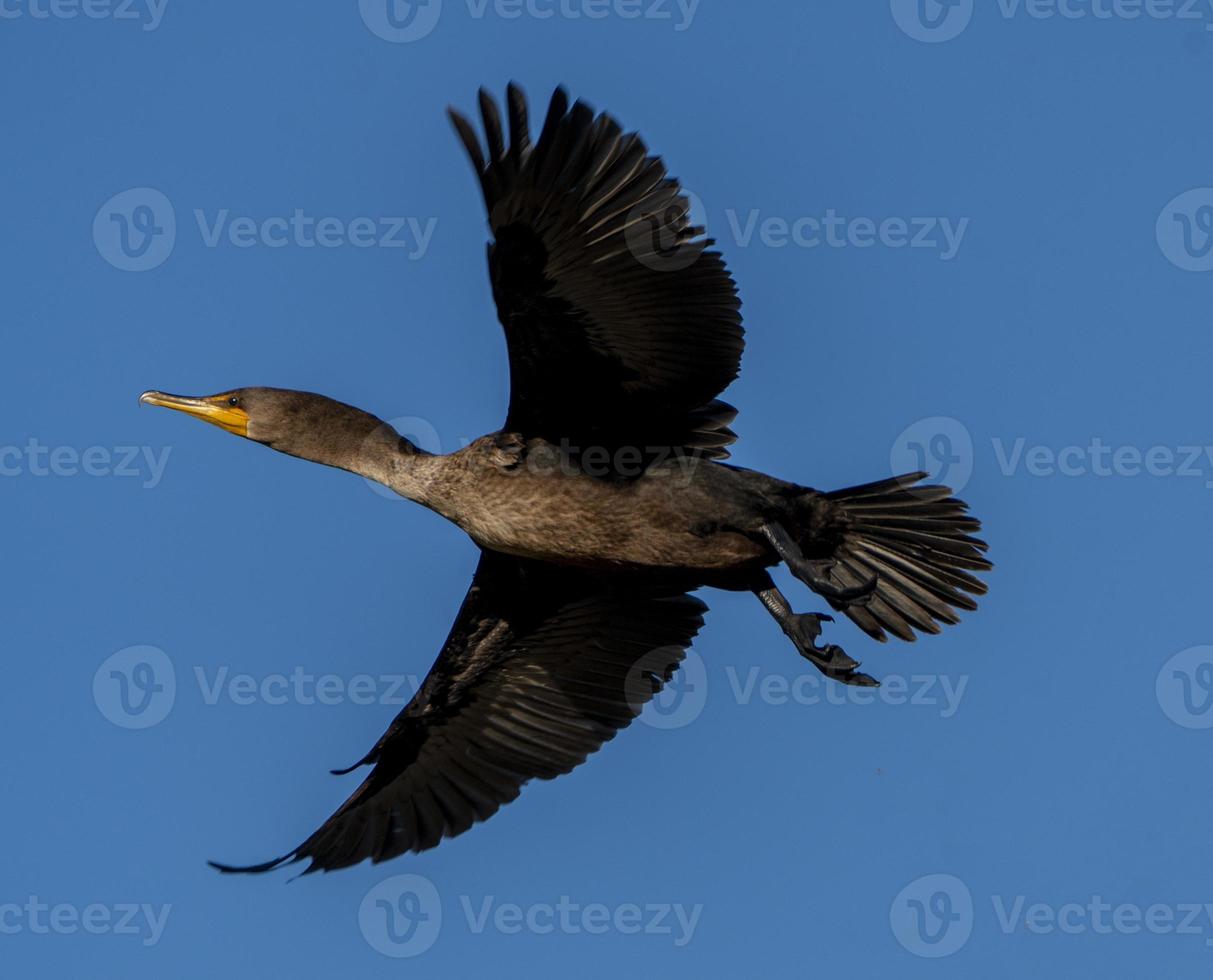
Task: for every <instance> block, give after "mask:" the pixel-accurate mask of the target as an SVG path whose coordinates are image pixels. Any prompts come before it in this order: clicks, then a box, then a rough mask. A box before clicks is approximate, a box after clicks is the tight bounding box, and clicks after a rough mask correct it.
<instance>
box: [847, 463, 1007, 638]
mask: <svg viewBox="0 0 1213 980" xmlns="http://www.w3.org/2000/svg"><path fill="white" fill-rule="evenodd" d="M926 478H927V474H926V473H909V474H906V475H905V476H899V477H894V478H893V479H891V480H880V481H878V482H876V483H867V484H864V485H863V486H858V487H848V488H847V489H845V490H836V491H834V492H833V493H828V494H825V495H824V496H825V499H826V500H828V501H830V503H832V504H833V505H834V513H833V514H832V517H831V520H830V525H831V531H832V532H833V533H834V534H836V535H837V544H836V546H835V548H834V553H833V555H832V556H831V557H832V559H833V561H834V565H833V567H832V568H831V569H830V572H829V578H830V579H831V581H832V582H834V583H835V584H837V585H839V586H840V587H843V588H848V587H853V586H858V585H862V584H863V583H864V582H867V581H870V580H871V579H872V577H873V576H875V577H876V583H877V584H876V590H875V592H874V593H873V594H872V595H871V596H870V597H869V598H868V599H867V601H866V602H864V603H858V604H852V605H839V604H836V603H833V602H831V605H833V606H834V608H835V609H839V610H841V611H842V612H845V613H846V615H847V616H849V617H850V618H851V620H852V621H853V622H854V623H855V624H856V625H857V626H859V628H860V629H862V630H863V631H864V632H865V633H867V634H868V635H869V636H871V637H874V638H875V639H877V640H885V639H887V636H886V632H887V633H891V634H893V635H894V636H896V637H898V638H900V639H902V640H914V639H916V636H915V633H914V630H919V631H920V632H923V633H938V632H939V631H940V625H939V624H940V623H947V624H952V623H956V622H959V619H960V617H959V615H958V614H957V610H958V609H965V610H971V609H976V608H977V603H976V602H975V601H974V600H973V598H972V596H977V595H984V594H985V592H986V586H985V583H983V582H982V581H980V580H979V579H978V578H976V577H975V576H974V575H973V574H971V573H972V572H980V571H987V570H989V569H990V568H992V567H993V566H992V565H991V564H990V562H989V561H987V560H986V558H985V555H984V552H985V551H986V548H987V545H986V543H985V542H984V541H982V540H981V539H980V538H976V537H974V536H973V533H974V532H976V531H978V530H980V529H981V522H980V521H978V520H977V519H976V518H974V517H969V516H968V514H967V512H968V509H969V508H968V505H967V504H965V503H964V502H963V501H961V500H957V499H956V498H955V497H954V496H952V491H951V489H949V488H948V487H941V486H930V485H923V484H922V481H923V480H925V479H926Z"/></svg>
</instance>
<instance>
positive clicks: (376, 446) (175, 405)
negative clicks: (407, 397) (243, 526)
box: [139, 388, 416, 479]
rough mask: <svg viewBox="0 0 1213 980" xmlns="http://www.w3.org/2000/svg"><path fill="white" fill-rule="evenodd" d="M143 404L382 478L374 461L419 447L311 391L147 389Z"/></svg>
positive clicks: (368, 417)
mask: <svg viewBox="0 0 1213 980" xmlns="http://www.w3.org/2000/svg"><path fill="white" fill-rule="evenodd" d="M139 401H140V403H141V404H143V405H157V406H160V407H161V408H171V409H173V410H174V411H178V412H184V413H185V414H186V415H192V416H193V417H194V418H197V419H202V421H203V422H210V423H211V424H212V425H217V426H218V427H219V428H221V429H223V430H224V431H225V432H231V433H232V434H234V435H238V436H243V437H244V438H245V439H251V440H253V441H254V442H260V443H262V444H263V445H266V446H269V447H270V448H272V449H276V450H278V451H279V452H282V453H287V454H288V455H291V456H299V457H302V458H303V459H309V460H312V461H313V462H316V463H324V464H326V465H328V466H338V467H340V468H342V469H347V470H352V471H353V472H356V473H364V475H369V476H371V477H372V478H375V479H379V478H381V474H380V473H379V472H378V471H377V470H376V471H375V472H372V473H368V472H367V469H368V467H369V466H371V465H372V464H377V463H378V462H379V461H381V460H383V459H385V458H387V457H388V456H390V455H391V454H394V453H400V452H404V453H410V452H415V451H416V450H415V449H414V447H413V446H412V445H411V444H409V443H408V442H407V441H406V440H404V439H402V438H401V437H400V435H399V434H398V433H397V432H396V431H395V430H394V429H393V428H392V427H391V426H390V425H388V424H387V423H385V422H383V421H381V420H380V419H378V418H376V417H375V416H374V415H370V414H368V413H367V412H364V411H362V410H361V409H358V408H354V407H353V406H351V405H346V404H344V403H343V402H339V401H335V400H333V399H332V398H326V397H325V396H324V395H315V394H312V393H311V392H308V391H290V390H288V389H285V388H233V389H232V390H231V391H224V392H221V393H220V394H218V395H204V396H201V397H198V396H190V395H170V394H166V393H165V392H162V391H145V392H144V393H143V394H142V395H140V396H139Z"/></svg>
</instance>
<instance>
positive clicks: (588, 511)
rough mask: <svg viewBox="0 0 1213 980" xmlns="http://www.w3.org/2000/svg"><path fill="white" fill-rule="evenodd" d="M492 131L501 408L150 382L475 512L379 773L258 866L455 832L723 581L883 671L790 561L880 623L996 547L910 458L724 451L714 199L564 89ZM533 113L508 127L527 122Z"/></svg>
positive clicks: (467, 519) (877, 628)
mask: <svg viewBox="0 0 1213 980" xmlns="http://www.w3.org/2000/svg"><path fill="white" fill-rule="evenodd" d="M479 108H480V115H481V119H482V122H483V129H484V142H483V143H482V142H481V140H480V138H479V136H478V135H477V133H476V131H475V129H474V128H473V126H472V124H471V123H470V122H469V121H468V120H467V119H466V118H465V117H464V116H462V115H460V114H459V113H458V112H456V111H455V110H453V109H452V110H450V111H449V114H450V118H451V121H452V123H453V124H454V127H455V131H456V133H457V134H458V136H459V138H460V140H461V141H462V143H463V146H464V148H465V149H466V151H467V154H468V156H469V157H470V159H471V162H472V166H473V168H474V169H475V172H476V176H477V178H478V179H479V183H480V189H481V191H482V193H483V195H484V203H485V207H486V208H487V211H488V224H489V229H490V231H491V235H492V240H491V242H490V244H489V246H488V265H489V276H490V279H491V282H492V291H493V298H494V301H495V303H496V306H497V316H498V319H499V320H500V322H501V325H502V327H503V328H504V330H505V337H506V341H507V347H508V353H509V364H510V388H511V390H510V400H509V408H508V412H507V416H506V419H505V423H504V425H503V426H502V428H501V429H500V430H499V431H497V432H493V433H490V434H489V435H486V436H483V437H481V438H479V439H477V440H476V441H474V442H472V443H471V444H470V445H468V446H467V447H466V448H464V449H461V450H459V451H458V452H454V453H451V454H449V455H440V454H431V453H428V452H424V451H422V450H421V449H420V448H418V447H417V446H414V445H412V444H411V443H410V442H409V441H408V440H406V439H404V438H402V437H401V436H400V435H399V434H397V433H396V432H395V430H393V429H392V428H391V427H390V426H388V425H387V424H386V423H384V422H383V421H381V420H380V419H379V418H376V417H375V416H373V415H370V414H368V413H367V412H364V411H361V410H360V409H357V408H353V407H351V406H349V405H345V404H342V403H340V402H337V401H334V400H332V399H329V398H326V397H324V396H322V395H316V394H310V393H307V392H301V391H289V390H283V389H277V388H261V387H253V388H237V389H234V390H230V391H225V392H223V393H222V394H218V395H211V396H207V397H184V396H180V395H170V394H165V393H163V392H159V391H149V392H145V393H144V394H143V395H142V396H141V398H140V401H141V402H143V403H146V404H150V405H159V406H163V407H165V408H171V409H176V410H178V411H181V412H185V413H186V414H188V415H192V416H194V417H196V418H199V419H202V420H204V421H206V422H210V423H213V424H214V425H217V426H219V427H220V428H222V429H224V430H226V431H227V432H230V433H234V434H235V435H239V436H243V437H244V438H246V439H252V440H253V441H255V442H260V443H263V444H264V445H267V446H269V447H271V448H273V449H276V450H278V451H279V452H282V453H287V454H289V455H292V456H299V457H302V458H303V459H307V460H311V461H313V462H317V463H323V464H326V465H328V466H335V467H339V468H341V469H344V470H349V471H351V472H353V473H357V474H360V475H362V476H364V477H367V478H369V479H371V480H376V481H378V482H379V483H381V484H383V485H385V486H387V487H390V488H391V489H392V490H394V491H395V492H396V493H398V494H400V495H401V496H403V497H406V498H408V499H410V500H414V501H416V502H418V503H420V504H422V505H424V506H426V507H428V508H430V509H432V510H434V511H437V512H438V513H439V514H441V515H442V516H443V517H445V518H447V519H448V520H450V521H453V522H454V523H455V524H457V525H458V526H459V527H460V528H462V529H463V530H464V531H465V532H466V533H467V535H468V536H469V537H470V538H471V539H472V540H473V541H474V542H475V544H476V545H477V546H478V547H479V549H480V552H481V555H480V561H479V565H478V567H477V569H476V572H475V575H474V577H473V579H472V583H471V587H470V589H469V590H468V593H467V597H466V598H465V599H464V602H463V605H462V607H461V608H460V610H459V613H458V615H457V617H456V619H455V623H454V625H453V626H452V628H451V631H450V635H449V636H448V638H447V640H446V642H445V644H444V645H443V647H442V650H441V652H440V653H439V654H438V658H437V660H436V661H435V663H434V665H433V667H432V668H431V670H430V672H429V674H428V676H427V677H426V679H425V682H424V683H423V684H422V686H421V687H420V689H419V690H418V692H417V694H416V696H415V697H413V698H412V700H411V701H410V702H409V703H408V705H407V706H406V707H405V708H404V709H403V710H402V711H401V712H400V714H399V715H398V716H397V717H396V719H395V720H394V721H393V722H392V723H391V725H390V726H389V727H388V729H387V731H386V732H385V733H384V734H383V736H382V737H381V738H380V739H379V741H378V742H376V743H375V745H374V746H373V747H372V748H371V750H370V751H369V752H367V754H366V755H365V756H364V757H363V758H362V759H360V760H359V761H358V762H357V763H356V764H355V765H354V766H351V767H350V768H349V769H346V770H339V771H338V772H340V773H344V772H350V771H352V770H353V769H355V768H358V767H360V766H370V767H371V770H370V773H369V774H368V775H367V777H366V779H365V780H364V781H363V782H362V784H361V785H360V786H359V787H358V788H357V789H356V790H355V791H354V793H353V795H351V796H350V797H349V799H348V800H346V802H345V803H344V804H342V805H341V807H340V808H338V809H337V811H336V812H335V813H333V815H332V816H330V817H329V818H328V820H326V821H325V822H324V823H323V825H322V826H321V827H320V828H319V829H318V830H317V831H316V832H315V833H313V834H312V835H311V836H310V837H308V839H307V840H305V841H304V842H303V843H302V844H300V845H299V846H298V847H296V848H294V849H293V850H292V851H290V852H289V853H287V854H285V855H283V856H282V857H279V858H276V859H274V860H272V861H267V862H265V863H262V864H255V865H249V866H243V867H237V866H233V865H227V864H217V863H214V862H212V864H213V865H214V866H215V867H217V868H218V869H219V870H221V871H225V872H234V871H242V872H260V871H267V870H269V869H271V868H275V867H278V866H279V865H282V864H287V863H293V862H298V861H303V860H307V861H308V862H309V864H308V865H307V867H306V869H305V873H307V872H312V871H317V870H326V871H327V870H333V869H335V868H342V867H347V866H349V865H353V864H356V863H358V862H360V861H363V860H365V859H370V860H371V861H373V862H379V861H383V860H386V859H388V858H392V857H395V856H397V855H399V854H402V853H404V852H405V851H422V850H425V849H427V848H431V847H434V846H435V845H437V844H438V843H440V842H441V841H442V840H443V839H445V838H447V837H454V836H456V835H458V834H461V833H463V832H464V831H465V830H467V829H468V828H470V827H471V826H472V825H473V824H475V823H476V822H478V821H481V820H485V819H487V818H488V817H490V816H492V815H493V814H494V813H495V812H496V811H497V810H498V808H500V807H501V805H502V804H504V803H508V802H510V801H511V800H513V799H514V798H515V797H517V796H518V793H519V791H520V789H521V787H522V786H523V784H525V783H526V782H528V781H529V780H531V779H534V778H539V779H552V778H554V777H556V776H559V775H561V774H563V773H567V772H569V771H570V770H572V769H573V768H574V767H575V766H577V765H580V764H581V763H582V762H584V761H585V759H586V758H587V756H589V755H590V754H591V753H593V752H595V751H597V750H598V748H599V747H600V746H601V745H602V744H603V743H604V742H606V741H608V740H610V739H611V738H613V737H614V735H615V733H616V732H617V731H619V730H620V729H622V728H625V727H626V726H627V725H628V724H629V723H630V722H631V721H632V719H633V718H634V717H635V716H636V715H637V713H638V712H639V711H640V709H641V708H642V706H643V705H644V704H645V703H646V702H647V701H649V700H650V699H651V698H652V697H654V695H656V694H657V693H658V692H659V691H660V690H661V688H662V686H663V685H664V684H665V683H666V682H667V681H669V680H670V678H671V676H672V675H673V673H674V671H675V670H676V668H677V667H678V664H679V663H680V662H681V660H682V659H683V657H684V656H685V652H686V650H687V648H688V647H689V646H690V644H691V641H692V640H693V638H694V637H695V635H696V634H697V632H698V631H699V629H700V627H701V626H702V625H703V615H704V612H705V611H706V609H707V607H706V606H705V604H704V603H703V602H702V601H701V600H700V599H698V598H696V597H694V596H693V595H692V594H691V593H692V592H694V591H695V590H698V589H700V588H703V587H714V588H718V589H728V590H733V591H748V592H752V593H754V595H755V596H757V598H758V600H759V601H761V603H762V604H763V606H765V607H766V609H767V610H768V611H769V613H770V614H771V616H772V617H773V618H774V620H775V622H776V623H778V625H779V626H780V628H781V629H782V630H783V632H784V633H785V634H786V635H787V637H788V639H789V640H790V641H791V642H792V644H793V645H794V646H795V648H796V650H797V651H798V652H799V654H800V655H801V656H802V657H804V658H805V659H807V660H808V661H809V662H810V663H812V664H813V665H814V666H815V667H816V668H817V669H819V670H820V671H821V672H822V673H823V674H825V675H826V676H827V677H830V678H833V679H834V680H836V681H838V682H840V683H843V684H850V685H865V686H870V685H875V684H876V683H877V682H876V681H875V680H874V679H873V678H872V677H870V676H869V675H868V674H865V673H862V672H860V671H859V670H858V667H859V664H858V662H857V661H855V660H854V659H853V658H851V657H850V656H849V655H848V654H847V653H845V652H844V651H843V650H842V648H841V647H839V646H837V645H836V644H822V643H821V642H819V641H820V639H821V635H822V630H823V626H822V624H823V623H824V622H828V621H830V620H831V618H832V617H831V616H829V615H826V614H824V613H797V612H794V611H793V607H792V604H791V603H790V602H789V600H788V599H787V598H786V597H785V596H784V595H783V593H782V592H781V591H780V590H779V589H778V588H777V587H776V586H775V583H774V582H773V581H772V579H771V576H770V574H769V571H768V570H769V569H770V568H772V567H774V566H777V565H779V564H781V563H782V564H783V565H785V566H786V567H787V568H788V569H789V570H790V571H791V573H792V575H793V576H795V577H796V578H797V579H799V580H800V581H801V582H802V583H804V585H806V586H808V588H809V589H811V590H812V591H813V592H815V593H816V594H817V595H819V596H821V597H822V598H823V599H824V600H825V602H826V603H827V604H828V605H829V606H830V607H831V608H832V609H833V610H834V611H836V612H841V613H842V614H844V615H845V616H847V617H848V618H849V619H850V620H851V621H852V622H853V623H855V625H857V626H858V627H859V628H860V629H861V630H862V631H863V632H864V633H866V634H867V635H868V636H870V637H872V638H874V639H876V640H881V641H883V640H885V639H886V638H887V637H889V636H894V637H897V638H898V639H901V640H913V639H915V637H916V632H921V633H938V632H939V630H940V625H941V624H952V623H956V622H957V621H958V610H972V609H975V608H976V603H975V602H974V599H973V596H976V595H981V594H983V593H985V591H986V587H985V585H984V584H983V583H982V582H981V581H980V580H979V579H978V578H977V577H975V575H974V573H975V572H980V571H983V570H986V569H989V568H990V567H991V565H990V563H989V562H988V561H987V560H986V558H985V557H984V552H985V550H986V545H985V543H984V542H983V541H981V540H979V539H978V538H976V537H974V536H973V535H974V532H976V531H977V530H978V529H979V528H980V524H979V522H978V521H977V520H976V519H974V518H972V517H970V516H968V514H967V510H968V508H967V507H966V505H965V504H964V503H962V502H961V501H959V500H957V499H955V497H954V496H953V493H952V491H951V490H950V489H948V488H947V487H941V486H930V485H926V484H924V483H923V481H924V480H925V479H926V478H927V475H926V474H925V473H911V474H907V475H904V476H899V477H895V478H893V479H883V480H879V481H877V482H874V483H869V484H866V485H864V486H858V487H851V488H849V489H844V490H835V491H833V492H828V493H825V492H820V491H818V490H814V489H811V488H809V487H806V486H801V485H799V484H796V483H791V482H788V481H786V480H782V479H779V478H777V477H774V476H768V475H766V474H764V473H760V472H756V471H754V470H748V469H743V468H741V467H737V466H733V465H730V464H728V463H725V462H724V460H725V459H726V458H727V457H728V454H729V450H728V447H729V446H730V445H731V444H732V443H733V442H734V441H735V439H736V436H735V434H734V433H733V431H732V430H731V429H730V428H729V426H730V424H731V423H732V422H733V420H734V418H735V417H736V414H737V412H736V410H735V409H734V408H732V407H731V406H730V405H728V404H726V403H725V402H723V401H721V400H720V399H719V398H718V397H717V396H718V395H719V394H720V393H721V392H722V391H723V390H724V389H725V388H726V387H727V386H728V385H729V383H730V382H731V381H732V380H733V379H734V378H735V377H736V376H737V374H738V370H739V367H740V362H741V354H742V347H743V341H742V326H741V312H740V309H741V304H740V301H739V299H738V296H737V290H736V287H735V285H734V282H733V278H732V276H731V275H730V274H729V272H728V270H727V268H726V267H725V263H724V261H723V259H722V258H721V256H720V254H719V253H718V252H717V251H715V250H713V249H712V248H711V246H712V244H713V243H712V241H711V240H710V239H707V238H705V237H704V229H703V228H701V227H698V226H696V225H695V224H693V222H692V220H691V217H690V215H689V206H688V199H687V197H686V195H685V194H684V192H683V191H682V189H681V187H680V185H679V183H678V182H677V181H676V180H674V179H672V178H671V177H669V176H668V174H667V173H666V170H665V167H664V166H663V164H662V162H661V160H660V159H659V158H657V157H656V156H653V155H651V154H650V153H649V152H648V150H647V149H646V147H645V144H644V143H643V142H642V141H641V139H640V138H639V137H638V136H637V135H635V134H634V133H627V132H625V131H624V130H623V129H622V128H621V126H620V125H619V124H618V123H617V122H616V121H615V120H614V119H613V118H611V117H610V116H609V115H607V114H605V113H596V112H595V111H594V110H592V109H591V108H590V107H589V106H588V105H586V104H585V103H584V102H580V101H578V102H576V103H574V104H572V105H570V104H569V100H568V97H567V95H566V94H565V91H564V90H563V89H557V90H556V92H555V94H554V95H553V96H552V99H551V103H550V105H549V107H548V111H547V116H546V119H545V120H544V123H543V127H542V130H541V132H540V134H539V136H538V138H537V139H536V140H535V141H534V142H532V140H531V136H530V132H529V129H530V127H529V124H528V121H527V104H526V99H525V97H524V95H523V93H522V91H521V90H520V89H519V88H518V87H517V86H516V85H513V84H511V85H510V86H509V89H508V92H507V99H506V122H505V125H504V126H503V123H502V119H501V115H500V110H499V108H498V106H497V104H496V102H495V101H494V100H493V99H492V98H491V97H490V96H489V95H488V94H487V93H486V92H484V91H483V90H482V91H481V92H480V98H479ZM507 137H508V141H507Z"/></svg>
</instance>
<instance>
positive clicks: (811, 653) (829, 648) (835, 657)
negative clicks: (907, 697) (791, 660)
mask: <svg viewBox="0 0 1213 980" xmlns="http://www.w3.org/2000/svg"><path fill="white" fill-rule="evenodd" d="M754 594H755V595H756V596H758V598H759V600H760V601H761V602H762V604H763V605H764V606H766V608H767V612H769V613H770V614H771V615H772V616H773V617H774V618H775V622H777V623H778V624H779V626H780V628H781V629H782V630H783V631H784V633H786V634H787V635H788V639H790V640H791V641H792V642H793V643H794V644H796V649H797V650H799V651H800V655H801V656H802V657H804V658H805V659H806V660H807V661H809V663H811V664H812V665H813V666H814V667H816V668H817V669H818V670H820V671H821V672H822V673H823V674H825V675H826V677H832V678H833V679H834V680H836V681H840V682H841V683H843V684H853V685H855V686H858V687H879V686H880V682H879V681H878V680H876V679H875V678H874V677H869V676H868V675H867V674H861V673H859V672H858V671H857V670H856V668H857V667H859V661H857V660H855V659H854V658H852V657H850V656H848V655H847V653H846V651H845V650H843V649H842V647H840V646H836V645H835V644H833V643H829V644H826V645H825V646H818V645H817V638H818V637H819V636H821V624H822V623H832V622H833V621H834V617H833V616H828V615H826V614H825V613H794V612H792V607H791V606H790V605H788V600H787V599H786V598H784V595H783V593H782V592H780V591H779V589H778V588H777V587H776V586H775V583H774V582H772V581H771V579H770V577H769V576H768V577H767V579H766V582H764V583H763V584H761V585H760V586H759V587H758V588H756V589H755V590H754Z"/></svg>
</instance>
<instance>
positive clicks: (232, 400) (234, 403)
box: [227, 395, 240, 408]
mask: <svg viewBox="0 0 1213 980" xmlns="http://www.w3.org/2000/svg"><path fill="white" fill-rule="evenodd" d="M227 403H228V404H229V405H231V406H232V408H235V407H236V406H237V405H239V404H240V399H239V398H237V397H236V396H235V395H232V397H231V398H229V399H228V400H227Z"/></svg>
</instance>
